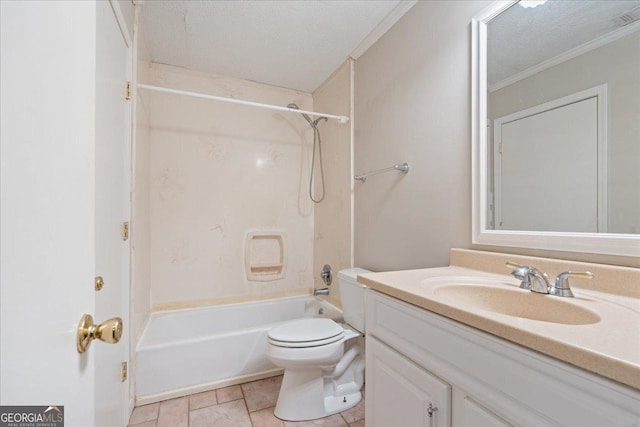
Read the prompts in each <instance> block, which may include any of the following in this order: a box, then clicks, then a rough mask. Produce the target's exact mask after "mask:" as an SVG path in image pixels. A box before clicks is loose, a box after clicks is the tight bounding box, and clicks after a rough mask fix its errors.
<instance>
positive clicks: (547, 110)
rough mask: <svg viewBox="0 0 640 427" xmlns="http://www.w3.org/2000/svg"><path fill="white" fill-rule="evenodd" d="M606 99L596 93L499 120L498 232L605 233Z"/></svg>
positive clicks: (567, 98) (495, 150)
mask: <svg viewBox="0 0 640 427" xmlns="http://www.w3.org/2000/svg"><path fill="white" fill-rule="evenodd" d="M601 98H603V93H601V92H600V91H599V90H597V88H596V90H594V89H592V90H588V91H584V92H581V93H579V94H575V95H572V96H569V97H565V98H562V99H559V100H555V101H552V102H549V103H546V104H543V105H540V106H537V107H533V108H531V109H528V110H525V111H523V112H519V113H514V114H511V115H509V116H507V117H504V118H500V119H497V120H496V123H495V133H496V141H495V144H494V153H495V168H496V170H495V184H496V191H495V198H496V200H495V201H496V203H495V207H496V223H495V227H496V229H504V230H522V231H573V232H598V231H605V230H604V228H605V227H606V218H605V215H606V202H605V191H604V189H605V178H606V177H605V170H604V169H605V163H604V159H603V156H605V149H604V147H603V145H604V138H605V133H604V131H603V127H604V126H605V123H604V117H603V109H604V104H605V103H606V101H605V100H604V99H601Z"/></svg>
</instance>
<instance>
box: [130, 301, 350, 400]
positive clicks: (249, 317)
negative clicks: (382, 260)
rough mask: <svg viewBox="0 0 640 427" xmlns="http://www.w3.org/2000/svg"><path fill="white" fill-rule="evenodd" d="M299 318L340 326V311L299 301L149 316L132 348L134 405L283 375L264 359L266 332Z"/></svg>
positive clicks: (185, 310) (209, 308)
mask: <svg viewBox="0 0 640 427" xmlns="http://www.w3.org/2000/svg"><path fill="white" fill-rule="evenodd" d="M303 317H328V318H331V319H335V320H337V321H341V318H342V312H341V311H340V310H339V309H338V308H336V307H334V306H333V305H331V304H329V303H327V302H326V301H322V300H320V299H318V298H315V297H313V296H299V297H289V298H278V299H272V300H263V301H255V302H245V303H239V304H229V305H221V306H213V307H203V308H191V309H184V310H171V311H159V312H154V313H152V314H151V316H150V317H149V321H148V322H147V325H146V327H145V329H144V332H143V333H142V336H141V338H140V341H139V343H138V345H137V348H136V369H135V370H136V404H138V405H140V404H147V403H152V402H155V401H159V400H163V399H168V398H172V397H177V396H183V395H186V394H190V393H197V392H200V391H205V390H211V389H213V388H217V387H224V386H227V385H233V384H239V383H242V382H246V381H252V380H256V379H260V378H266V377H268V376H272V375H276V374H278V373H280V372H282V370H281V369H279V368H277V367H276V366H274V365H273V364H272V363H271V362H270V361H269V359H268V358H267V332H268V330H269V329H270V328H271V327H272V326H274V325H277V324H278V323H280V322H283V321H286V320H291V319H299V318H303Z"/></svg>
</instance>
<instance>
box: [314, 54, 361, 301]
mask: <svg viewBox="0 0 640 427" xmlns="http://www.w3.org/2000/svg"><path fill="white" fill-rule="evenodd" d="M352 69H353V61H352V60H349V61H347V62H345V63H344V64H343V65H342V66H341V67H340V68H339V69H338V70H337V71H336V72H335V73H334V74H333V76H331V77H330V78H329V79H328V80H327V81H326V82H325V83H324V84H323V85H322V86H320V88H318V89H317V90H316V91H315V92H314V93H313V105H314V109H315V110H316V111H321V112H327V113H331V114H339V115H345V116H348V117H353V114H352V108H351V106H352V102H351V92H352V91H351V77H352ZM352 126H353V120H350V121H349V122H348V123H346V124H341V123H339V122H338V121H335V120H330V121H328V122H321V123H320V124H319V125H318V129H320V134H321V137H322V156H323V161H324V179H325V191H326V194H325V199H324V200H323V201H322V203H319V204H316V205H315V207H314V245H313V280H314V286H315V287H316V288H323V287H324V283H323V282H322V279H321V278H320V271H321V270H322V267H323V266H324V265H325V264H329V265H331V268H332V269H333V274H334V280H333V284H332V286H331V288H330V289H331V293H330V294H329V296H328V297H326V299H327V300H329V301H330V302H331V303H332V304H334V305H337V306H340V292H339V290H338V286H337V285H338V281H337V277H338V271H340V270H342V269H345V268H350V267H352V261H351V245H352V238H351V236H352V233H351V191H352V190H351V189H352V183H353V180H352V175H353V172H352V170H351V127H352ZM316 155H317V154H316ZM316 172H318V175H317V176H316V181H315V184H316V185H315V191H316V192H315V194H316V195H320V194H321V193H320V191H321V189H320V183H321V180H320V175H319V169H318V163H316ZM323 298H324V297H323Z"/></svg>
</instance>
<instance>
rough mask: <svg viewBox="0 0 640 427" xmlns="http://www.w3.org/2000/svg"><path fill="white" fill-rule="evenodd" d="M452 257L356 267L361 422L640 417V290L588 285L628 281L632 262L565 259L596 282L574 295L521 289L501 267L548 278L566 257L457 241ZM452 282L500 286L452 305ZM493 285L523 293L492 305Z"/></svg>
mask: <svg viewBox="0 0 640 427" xmlns="http://www.w3.org/2000/svg"><path fill="white" fill-rule="evenodd" d="M451 259H452V264H453V265H452V266H450V267H444V268H432V269H423V270H409V271H397V272H387V273H375V274H366V275H361V276H359V280H360V281H361V282H362V283H364V284H366V285H367V286H368V287H369V289H368V290H367V308H366V310H367V311H366V313H367V320H366V321H367V325H366V330H367V340H366V345H367V361H366V363H367V371H366V384H367V391H366V393H367V405H366V411H367V412H366V420H367V421H366V422H367V426H369V427H371V426H474V427H475V426H508V425H525V426H552V425H553V426H557V425H567V426H640V299H639V298H638V296H637V295H635V294H634V292H636V293H637V291H633V290H631V291H630V292H629V289H628V288H625V287H624V286H621V287H620V289H614V293H603V292H599V291H598V290H596V289H597V287H598V286H600V284H599V283H602V282H603V281H607V280H611V279H612V278H613V279H615V278H618V279H619V278H622V279H626V280H630V281H631V283H630V284H631V286H629V288H632V287H633V284H634V283H635V284H636V285H637V283H638V281H639V280H640V270H638V269H633V268H624V267H608V266H598V265H596V264H582V263H569V268H571V269H572V270H576V269H578V268H584V267H587V266H588V267H589V268H590V269H591V270H596V276H597V277H599V278H600V282H599V283H597V282H596V283H593V284H592V283H589V285H590V286H591V288H589V289H586V288H581V287H579V286H576V285H579V284H584V283H580V282H578V281H577V280H576V281H575V282H574V284H573V285H574V286H573V287H574V292H575V293H576V296H575V297H574V298H562V297H556V296H551V295H538V294H535V293H533V292H531V291H527V290H523V289H519V288H518V283H519V282H518V280H515V279H512V278H511V277H510V276H508V273H509V271H510V270H508V269H506V268H504V267H503V266H504V262H505V260H511V261H515V262H517V263H521V264H525V263H534V262H536V263H538V264H539V265H542V266H543V267H542V268H545V269H547V271H550V272H551V273H552V275H554V276H553V277H555V275H557V273H558V272H559V271H558V268H563V267H560V266H561V265H563V263H564V265H566V262H563V261H557V260H542V259H540V260H536V259H533V258H528V257H519V256H511V255H505V254H494V253H491V254H489V253H484V252H477V251H466V250H456V249H454V250H452V256H451ZM456 264H457V265H456ZM470 267H471V268H470ZM478 267H481V268H482V269H483V270H484V271H482V270H479V269H475V268H478ZM500 269H502V270H504V271H501V270H500ZM497 273H502V274H497ZM455 287H461V289H462V293H461V294H460V295H462V294H469V293H470V292H469V291H470V290H471V289H472V288H474V287H475V288H476V289H480V291H482V290H484V289H499V290H500V291H499V292H497V293H495V294H491V292H490V293H489V294H487V296H485V297H483V296H482V295H481V292H480V291H479V292H476V296H475V297H474V298H472V299H471V300H466V301H465V300H462V301H461V302H460V303H457V302H456V301H455V299H452V296H451V295H452V294H451V289H452V288H455ZM443 289H444V290H445V292H443V291H442V290H443ZM502 290H505V292H515V293H516V294H518V295H519V298H520V301H518V300H515V299H513V300H510V301H509V300H507V301H506V302H507V303H506V304H504V302H505V301H504V300H502V301H498V302H496V303H495V304H493V302H495V299H496V298H498V299H500V298H503V297H504V295H502ZM508 298H511V297H508ZM492 301H493V302H492ZM548 303H550V305H548ZM478 304H479V305H478ZM492 304H493V305H492ZM526 307H529V308H533V309H527V308H526ZM537 308H540V310H539V311H538V310H537ZM583 309H584V312H583ZM496 310H497V311H496ZM585 313H590V314H585Z"/></svg>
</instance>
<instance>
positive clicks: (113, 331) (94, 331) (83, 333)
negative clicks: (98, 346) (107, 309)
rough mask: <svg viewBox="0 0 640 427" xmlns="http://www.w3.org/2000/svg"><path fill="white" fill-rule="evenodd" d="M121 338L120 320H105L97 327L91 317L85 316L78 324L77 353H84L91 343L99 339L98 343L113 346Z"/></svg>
mask: <svg viewBox="0 0 640 427" xmlns="http://www.w3.org/2000/svg"><path fill="white" fill-rule="evenodd" d="M121 337H122V319H121V318H119V317H114V318H112V319H109V320H105V321H104V322H102V323H100V324H99V325H95V324H94V323H93V317H91V315H90V314H85V315H84V316H82V318H81V319H80V323H78V340H77V343H78V345H77V347H78V353H84V352H85V351H87V349H88V348H89V345H90V344H91V341H93V340H94V339H96V338H97V339H99V340H100V341H103V342H106V343H109V344H115V343H117V342H118V341H120V338H121Z"/></svg>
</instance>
